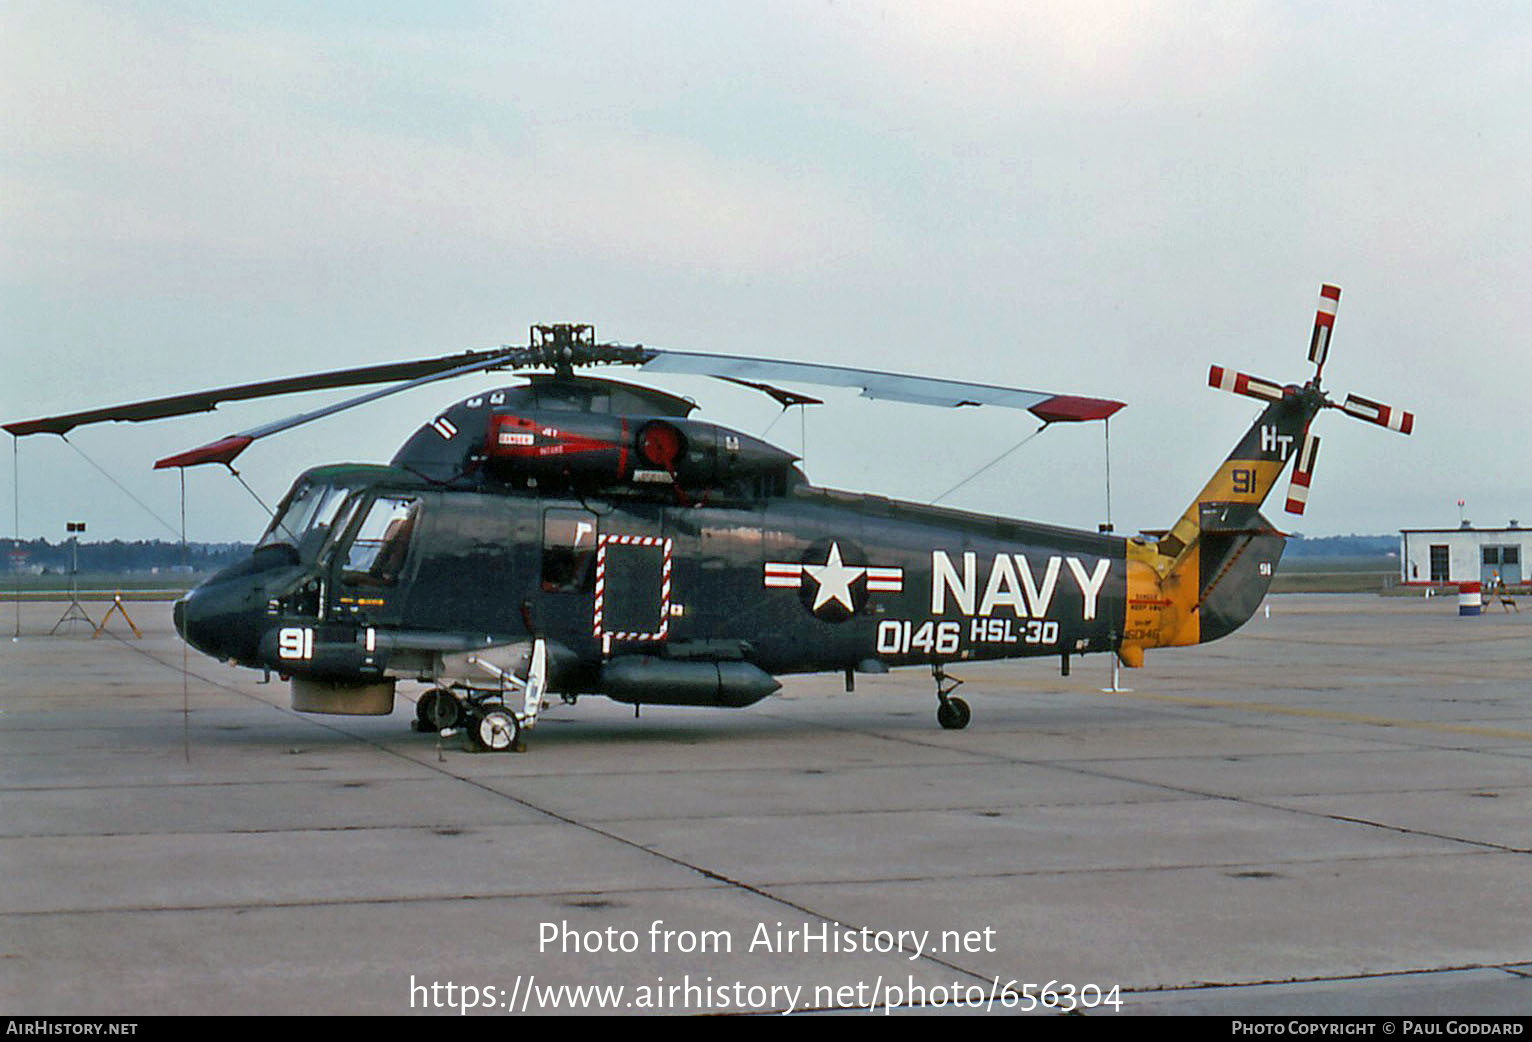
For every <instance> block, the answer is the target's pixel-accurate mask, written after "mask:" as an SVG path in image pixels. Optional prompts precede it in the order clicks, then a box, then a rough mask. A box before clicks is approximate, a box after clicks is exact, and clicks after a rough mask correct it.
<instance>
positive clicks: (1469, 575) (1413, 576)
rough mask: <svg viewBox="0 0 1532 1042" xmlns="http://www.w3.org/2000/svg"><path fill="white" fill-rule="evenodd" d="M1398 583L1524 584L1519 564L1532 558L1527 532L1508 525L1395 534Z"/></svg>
mask: <svg viewBox="0 0 1532 1042" xmlns="http://www.w3.org/2000/svg"><path fill="white" fill-rule="evenodd" d="M1399 537H1400V547H1399V560H1400V562H1401V563H1402V566H1403V574H1402V575H1401V576H1400V578H1401V580H1402V581H1403V582H1404V583H1406V584H1410V585H1416V586H1428V585H1431V584H1433V583H1462V582H1482V583H1486V584H1490V583H1493V582H1495V581H1496V579H1499V580H1500V581H1502V582H1504V583H1505V584H1506V585H1508V586H1514V585H1517V584H1520V583H1523V582H1526V581H1527V580H1528V578H1532V573H1528V572H1525V571H1523V569H1522V562H1523V561H1525V560H1527V554H1528V553H1529V552H1532V528H1521V527H1519V526H1518V525H1517V522H1516V521H1515V520H1514V519H1513V520H1512V521H1511V523H1510V526H1509V527H1507V528H1474V527H1472V526H1471V525H1470V524H1469V523H1468V522H1466V521H1465V522H1464V523H1463V525H1462V526H1461V527H1459V528H1405V529H1401V530H1400V532H1399Z"/></svg>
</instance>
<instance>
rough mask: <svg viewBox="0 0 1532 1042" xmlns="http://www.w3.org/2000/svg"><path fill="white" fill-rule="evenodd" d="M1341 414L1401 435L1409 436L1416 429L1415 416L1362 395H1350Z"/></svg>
mask: <svg viewBox="0 0 1532 1042" xmlns="http://www.w3.org/2000/svg"><path fill="white" fill-rule="evenodd" d="M1340 408H1341V412H1343V413H1345V414H1346V415H1347V416H1355V417H1356V418H1357V419H1359V420H1366V421H1367V422H1368V423H1376V424H1377V425H1378V426H1379V427H1387V428H1388V429H1389V430H1391V431H1398V432H1399V433H1400V434H1408V433H1410V431H1412V430H1414V429H1415V414H1414V413H1412V412H1406V411H1405V410H1403V409H1396V408H1394V407H1393V406H1392V405H1384V404H1383V403H1382V402H1375V401H1373V400H1372V399H1370V398H1363V397H1362V396H1361V395H1356V394H1348V395H1346V400H1345V402H1343V403H1342V404H1341V407H1340Z"/></svg>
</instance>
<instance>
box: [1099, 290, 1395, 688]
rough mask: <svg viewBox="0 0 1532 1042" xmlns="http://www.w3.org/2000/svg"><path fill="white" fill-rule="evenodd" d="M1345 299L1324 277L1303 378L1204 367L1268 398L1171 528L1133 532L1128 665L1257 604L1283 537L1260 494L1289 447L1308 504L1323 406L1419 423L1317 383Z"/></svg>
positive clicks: (1293, 502) (1292, 499) (1219, 629)
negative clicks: (1154, 533)
mask: <svg viewBox="0 0 1532 1042" xmlns="http://www.w3.org/2000/svg"><path fill="white" fill-rule="evenodd" d="M1339 305H1340V289H1339V288H1337V287H1335V286H1329V285H1327V286H1322V287H1320V290H1319V307H1318V310H1317V311H1316V312H1315V315H1314V331H1313V333H1312V334H1311V336H1310V338H1309V361H1310V362H1312V363H1313V365H1314V377H1313V379H1311V380H1309V382H1308V383H1306V384H1304V385H1303V386H1302V387H1298V386H1296V385H1288V386H1286V387H1283V386H1281V385H1279V384H1275V383H1272V382H1271V381H1270V380H1262V379H1260V378H1259V377H1255V376H1250V375H1248V374H1246V373H1237V372H1234V371H1233V370H1229V369H1224V368H1222V367H1221V366H1216V365H1215V366H1213V368H1212V370H1211V371H1210V372H1209V373H1208V383H1209V384H1211V385H1212V386H1213V387H1216V388H1218V389H1220V390H1224V391H1231V392H1233V393H1235V394H1242V395H1244V396H1246V397H1247V398H1255V399H1257V400H1259V401H1263V402H1265V403H1266V408H1265V409H1264V410H1263V411H1262V412H1261V415H1260V416H1259V417H1258V418H1257V419H1256V421H1255V423H1253V424H1251V426H1250V429H1249V430H1248V431H1246V432H1245V436H1244V437H1243V438H1241V439H1240V441H1239V444H1237V445H1235V447H1234V451H1233V452H1231V453H1229V458H1228V459H1226V460H1224V462H1223V465H1222V466H1221V467H1219V468H1218V470H1217V471H1215V472H1214V474H1213V477H1212V478H1211V479H1210V480H1209V481H1208V483H1207V484H1206V485H1204V486H1203V489H1202V491H1201V492H1199V493H1198V494H1197V498H1196V499H1194V500H1192V502H1191V504H1190V505H1189V506H1188V507H1187V508H1186V510H1185V512H1183V513H1182V515H1181V517H1180V519H1179V520H1177V521H1176V523H1175V525H1174V526H1172V527H1171V529H1170V530H1169V531H1168V532H1166V533H1165V534H1164V535H1162V536H1161V537H1160V538H1159V539H1158V540H1151V539H1130V540H1128V549H1127V557H1128V604H1127V611H1126V617H1125V619H1124V626H1123V636H1122V640H1121V643H1120V645H1119V650H1118V654H1119V655H1120V656H1121V657H1122V660H1123V662H1125V663H1127V664H1128V665H1130V666H1140V665H1143V661H1144V649H1145V648H1152V647H1166V646H1169V645H1178V644H1197V643H1200V642H1202V641H1209V640H1214V639H1216V638H1218V637H1222V636H1224V635H1225V634H1227V633H1230V632H1232V631H1233V630H1235V629H1237V628H1238V627H1239V626H1240V625H1241V624H1243V623H1244V622H1245V620H1246V619H1248V618H1250V616H1251V615H1252V614H1253V613H1254V612H1255V610H1256V608H1257V607H1259V606H1260V603H1261V599H1262V598H1263V597H1264V596H1265V594H1266V590H1267V587H1269V586H1270V584H1271V578H1272V574H1273V573H1274V572H1275V570H1276V565H1277V561H1278V560H1279V559H1280V558H1281V556H1282V548H1283V545H1284V544H1283V536H1282V534H1281V533H1280V532H1278V531H1277V530H1276V529H1275V528H1274V527H1272V524H1271V522H1270V521H1268V520H1266V518H1265V517H1263V516H1262V515H1261V504H1262V503H1264V502H1265V501H1266V497H1267V496H1268V495H1270V494H1271V490H1272V489H1273V488H1274V487H1275V486H1276V483H1277V481H1278V479H1279V478H1281V476H1282V468H1283V467H1284V466H1285V465H1286V464H1287V461H1288V458H1289V457H1293V458H1294V459H1295V462H1294V463H1293V477H1292V482H1291V484H1290V485H1289V488H1288V495H1287V503H1286V506H1287V510H1288V512H1289V513H1293V514H1301V513H1303V510H1304V507H1305V506H1306V505H1307V503H1308V494H1309V486H1310V483H1311V482H1312V480H1313V476H1314V464H1315V460H1316V459H1317V457H1318V452H1319V439H1318V438H1317V437H1314V436H1312V435H1311V434H1310V433H1309V425H1310V424H1311V423H1313V422H1314V417H1315V416H1317V415H1319V412H1320V410H1321V409H1327V408H1335V409H1340V410H1341V411H1343V412H1345V413H1346V414H1348V415H1350V416H1353V417H1355V418H1356V419H1360V420H1366V421H1367V422H1369V423H1375V424H1377V425H1379V426H1381V427H1387V428H1389V429H1390V430H1395V431H1399V432H1400V433H1402V434H1408V433H1410V431H1411V430H1412V429H1413V428H1414V426H1415V417H1414V415H1413V414H1412V413H1409V412H1406V411H1404V410H1403V409H1397V408H1394V407H1392V406H1388V405H1383V404H1382V403H1380V402H1374V401H1372V400H1370V399H1367V398H1362V397H1360V396H1358V395H1354V394H1353V395H1347V396H1346V400H1345V402H1344V403H1343V404H1340V405H1337V404H1335V403H1334V402H1332V401H1330V399H1329V398H1327V397H1326V396H1325V393H1324V391H1323V390H1321V389H1320V377H1321V375H1322V374H1323V372H1324V365H1325V360H1326V358H1327V357H1328V355H1329V351H1330V334H1331V332H1332V331H1333V329H1334V326H1335V313H1336V310H1337V309H1338V307H1339Z"/></svg>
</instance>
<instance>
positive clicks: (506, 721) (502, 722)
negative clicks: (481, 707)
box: [473, 709, 521, 753]
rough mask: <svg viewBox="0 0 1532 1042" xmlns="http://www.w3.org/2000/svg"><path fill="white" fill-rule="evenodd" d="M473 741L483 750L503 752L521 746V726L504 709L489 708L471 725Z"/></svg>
mask: <svg viewBox="0 0 1532 1042" xmlns="http://www.w3.org/2000/svg"><path fill="white" fill-rule="evenodd" d="M473 741H474V744H475V745H477V746H478V747H479V748H480V749H483V750H484V751H485V752H492V753H503V752H507V751H509V750H512V749H519V748H520V747H521V727H520V726H519V725H518V724H517V723H516V718H515V717H514V716H512V715H511V714H510V713H508V712H506V711H505V710H504V709H491V710H489V711H488V712H486V713H485V714H484V715H483V716H481V717H479V719H478V721H477V722H476V723H475V724H474V725H473Z"/></svg>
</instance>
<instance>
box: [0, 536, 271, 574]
mask: <svg viewBox="0 0 1532 1042" xmlns="http://www.w3.org/2000/svg"><path fill="white" fill-rule="evenodd" d="M17 550H19V551H20V553H19V554H16V553H15V551H17ZM249 552H250V544H249V543H187V544H186V545H185V546H182V545H181V544H180V543H167V542H165V541H163V540H160V539H151V540H138V541H136V542H131V543H128V542H123V541H122V540H121V539H113V540H112V541H111V542H106V543H86V542H82V543H80V571H82V572H95V573H113V574H125V573H128V572H147V571H150V570H151V569H156V568H158V569H160V570H162V571H163V570H166V569H171V568H181V567H186V568H189V569H190V570H192V571H194V572H206V571H213V570H216V569H219V568H223V567H225V566H227V565H230V564H233V563H234V562H235V561H237V560H239V559H240V558H241V557H243V556H245V555H246V554H248V553H249ZM70 564H71V551H70V547H69V542H68V540H64V541H62V542H57V543H53V542H49V541H48V540H46V539H23V540H20V541H19V542H18V541H17V540H15V539H0V569H4V570H5V571H7V572H13V571H17V570H20V571H22V572H29V573H31V572H37V571H39V570H41V571H45V572H60V573H62V572H68V571H69V568H70Z"/></svg>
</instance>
